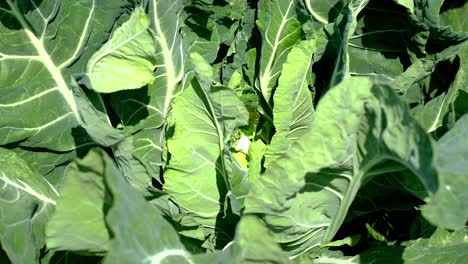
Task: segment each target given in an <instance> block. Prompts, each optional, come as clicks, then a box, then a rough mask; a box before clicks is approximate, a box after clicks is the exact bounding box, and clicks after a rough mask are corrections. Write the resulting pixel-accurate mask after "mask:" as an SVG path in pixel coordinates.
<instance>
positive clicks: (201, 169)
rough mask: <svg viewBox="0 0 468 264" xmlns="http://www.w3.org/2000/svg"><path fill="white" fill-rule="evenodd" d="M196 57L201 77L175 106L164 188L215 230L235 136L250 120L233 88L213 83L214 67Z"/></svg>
mask: <svg viewBox="0 0 468 264" xmlns="http://www.w3.org/2000/svg"><path fill="white" fill-rule="evenodd" d="M192 59H193V60H194V62H195V63H194V65H196V66H197V68H196V72H197V78H194V79H193V80H192V82H191V84H190V86H189V87H187V89H186V90H185V91H184V92H183V93H182V94H181V95H180V96H178V97H177V98H176V99H175V101H174V105H173V110H172V114H173V119H174V121H175V124H176V126H175V128H174V134H173V135H172V137H171V138H169V139H168V141H167V144H168V151H169V152H170V154H171V159H170V160H169V164H168V166H167V167H166V171H165V174H164V178H165V184H164V190H166V191H167V192H168V193H169V194H170V196H171V198H172V200H173V201H175V202H176V204H178V205H179V206H180V207H182V208H184V209H185V210H188V212H189V214H190V215H192V216H193V217H195V218H196V219H198V220H197V221H199V222H200V223H203V225H204V226H205V227H207V228H214V226H215V223H216V217H217V216H218V214H220V213H222V211H223V206H224V205H223V203H224V199H225V197H224V196H225V195H226V193H227V191H228V190H229V189H230V187H229V186H230V176H231V175H230V171H229V169H230V168H231V166H230V163H231V162H232V161H231V158H230V156H229V153H228V152H229V148H230V146H229V144H230V140H231V135H232V133H233V131H234V129H235V128H237V127H239V126H242V125H246V124H247V120H248V113H247V110H246V109H245V107H244V105H243V104H242V102H241V101H240V99H239V98H238V97H237V96H236V94H235V93H234V92H233V91H232V90H231V89H229V88H226V87H222V86H212V85H211V83H210V80H211V79H210V76H211V75H212V74H213V72H212V69H211V67H210V66H209V65H208V64H207V63H206V62H205V61H204V60H203V59H202V57H201V56H200V55H193V56H192ZM199 80H200V81H199Z"/></svg>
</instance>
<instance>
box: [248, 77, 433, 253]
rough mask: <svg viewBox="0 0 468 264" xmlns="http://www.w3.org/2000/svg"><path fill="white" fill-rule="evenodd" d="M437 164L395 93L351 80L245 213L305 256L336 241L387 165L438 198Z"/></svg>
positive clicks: (270, 171) (263, 182)
mask: <svg viewBox="0 0 468 264" xmlns="http://www.w3.org/2000/svg"><path fill="white" fill-rule="evenodd" d="M351 91H352V92H351ZM382 106H385V107H382ZM311 146H313V147H311ZM431 159H432V142H431V140H430V138H429V137H428V136H427V135H426V134H425V133H424V131H423V130H422V129H421V128H420V127H419V126H418V125H417V123H416V122H415V121H414V120H413V119H412V118H411V116H410V114H409V112H408V109H407V108H406V106H405V104H404V103H403V102H401V101H400V100H399V99H398V97H397V96H396V95H395V94H394V93H393V92H392V88H391V87H389V86H388V85H387V84H384V83H375V84H373V83H372V82H371V81H370V80H369V79H367V78H350V79H345V80H344V81H343V82H342V83H341V84H339V85H338V86H336V87H335V88H334V89H332V90H330V91H329V92H328V93H327V94H326V96H325V97H324V98H323V99H322V100H321V101H320V102H319V105H318V107H317V110H316V113H315V114H314V119H313V121H312V125H311V129H310V130H309V133H308V134H307V135H305V136H304V137H302V139H301V140H299V141H297V142H296V143H294V144H293V145H292V146H291V148H290V149H289V151H288V152H287V154H286V155H284V156H283V157H282V158H279V159H277V160H275V161H274V162H273V163H272V164H271V166H270V167H269V168H267V170H266V172H265V174H264V175H262V177H261V178H260V180H259V181H258V182H257V184H255V185H254V187H253V188H252V190H251V192H250V193H249V195H248V197H247V199H246V204H245V207H246V208H245V213H246V214H258V215H261V216H262V218H263V219H264V221H265V222H266V223H267V226H269V227H270V229H271V230H272V231H273V232H275V235H276V239H277V241H278V242H280V243H281V244H282V246H283V248H284V249H285V250H287V251H290V254H291V256H297V255H300V254H302V253H303V252H304V251H305V250H308V249H310V248H314V247H318V246H320V245H321V244H323V243H327V242H330V241H331V240H332V238H333V236H334V235H335V234H336V232H337V231H338V229H339V227H340V226H341V224H342V222H343V220H344V218H345V216H346V213H347V211H348V209H349V207H350V205H351V203H352V201H353V200H354V197H355V196H356V193H357V191H358V190H359V188H360V185H361V184H362V182H363V181H364V179H366V177H371V174H370V172H371V169H372V168H373V167H375V166H376V165H378V164H380V163H382V162H385V161H388V160H396V161H398V162H399V163H401V164H403V165H404V166H406V167H407V168H408V169H410V170H411V171H412V172H413V173H414V174H415V175H416V176H417V177H418V178H419V180H420V181H421V182H422V183H423V185H424V186H425V188H426V190H427V191H428V193H429V194H431V193H433V192H434V191H435V189H436V186H437V179H436V175H435V171H434V169H433V168H432V166H431ZM368 175H369V176H368ZM305 208H307V210H305Z"/></svg>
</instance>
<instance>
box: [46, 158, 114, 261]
mask: <svg viewBox="0 0 468 264" xmlns="http://www.w3.org/2000/svg"><path fill="white" fill-rule="evenodd" d="M106 173H113V171H110V170H109V169H108V168H107V164H105V163H103V161H102V159H101V157H100V155H99V154H98V153H97V152H90V153H89V154H88V155H87V156H86V157H85V158H83V159H82V160H77V161H75V162H73V163H72V164H70V165H69V168H68V170H67V173H66V175H65V177H66V178H65V181H64V183H63V186H62V188H61V189H60V197H59V198H58V199H57V206H56V209H55V212H54V214H53V215H52V217H51V219H50V220H49V222H48V224H47V230H46V235H47V247H48V248H49V249H53V250H70V251H88V252H97V253H104V252H105V251H106V250H107V247H108V241H109V237H110V236H109V232H108V231H107V227H106V224H105V222H104V216H105V215H104V214H105V212H104V208H105V207H108V206H109V205H108V204H106V203H109V201H107V202H106V189H105V186H104V176H105V174H106ZM107 199H108V198H107Z"/></svg>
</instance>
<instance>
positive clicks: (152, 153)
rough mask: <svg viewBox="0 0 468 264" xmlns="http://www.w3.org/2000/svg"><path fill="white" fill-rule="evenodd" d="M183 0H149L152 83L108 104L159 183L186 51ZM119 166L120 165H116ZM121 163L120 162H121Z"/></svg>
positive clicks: (118, 95) (119, 95)
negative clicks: (171, 112)
mask: <svg viewBox="0 0 468 264" xmlns="http://www.w3.org/2000/svg"><path fill="white" fill-rule="evenodd" d="M182 8H183V1H180V0H177V1H170V0H163V1H155V0H152V1H149V6H148V9H149V15H150V22H149V23H150V25H149V27H150V28H151V30H152V31H153V32H154V35H155V36H154V38H155V43H154V45H155V49H156V50H155V54H154V59H155V60H156V69H155V72H154V82H153V83H152V84H150V85H148V86H147V87H145V88H142V89H139V90H135V91H122V92H118V93H114V94H112V95H111V104H112V107H113V108H114V109H115V111H116V113H117V115H118V116H119V118H120V120H121V122H122V125H123V126H124V131H125V133H126V134H127V135H130V134H131V135H132V137H133V150H132V155H130V154H127V155H129V157H128V158H131V156H133V157H134V158H136V159H137V161H139V162H140V163H141V164H142V165H143V166H144V167H145V168H146V169H147V171H148V174H149V175H150V176H151V177H153V178H155V179H157V180H158V181H159V182H160V183H162V182H163V180H162V179H161V175H160V170H161V167H162V166H163V165H164V164H163V150H162V149H163V145H164V138H165V134H166V129H167V117H168V116H169V112H170V111H171V108H172V100H173V98H174V97H175V96H177V95H178V94H180V92H181V91H180V90H182V86H183V85H184V84H183V77H184V74H185V71H184V69H185V64H186V61H187V59H186V51H185V50H184V48H183V43H182V34H181V33H180V30H181V27H182V20H183V16H182V15H181V12H182ZM119 166H120V165H119ZM122 166H124V165H122Z"/></svg>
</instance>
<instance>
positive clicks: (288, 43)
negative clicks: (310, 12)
mask: <svg viewBox="0 0 468 264" xmlns="http://www.w3.org/2000/svg"><path fill="white" fill-rule="evenodd" d="M297 10H298V6H297V0H293V1H290V0H278V1H271V0H267V1H262V2H261V4H260V7H259V11H258V12H259V13H258V20H257V27H258V29H259V30H260V32H261V34H262V48H261V55H260V69H259V73H258V79H257V80H256V87H257V89H258V90H259V91H260V92H261V94H262V96H263V98H264V100H265V101H266V103H267V104H269V105H270V108H271V100H272V95H273V92H274V88H275V86H276V82H277V80H278V78H279V75H280V74H281V69H282V68H283V63H284V62H285V61H286V58H287V55H288V52H289V50H290V49H291V47H292V46H293V45H294V44H295V43H296V42H297V41H298V40H299V39H300V33H301V32H300V31H301V23H300V22H299V20H298V19H297V17H296V12H297Z"/></svg>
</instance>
